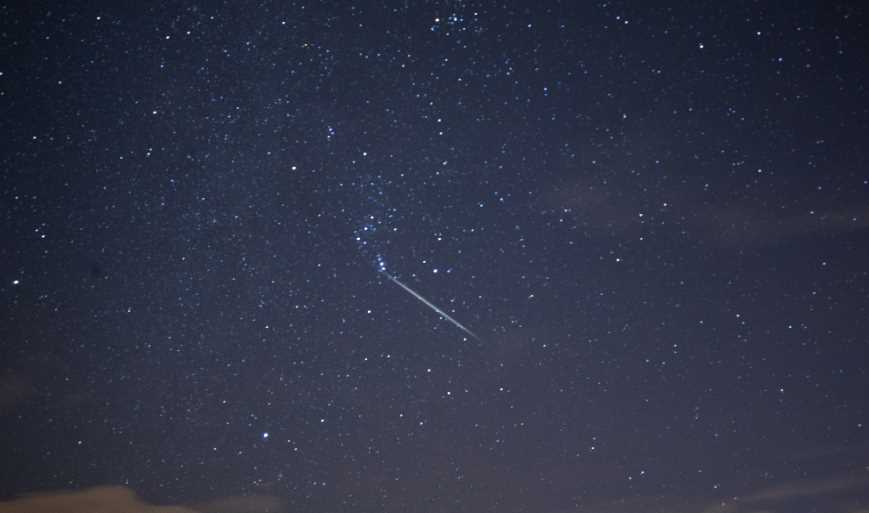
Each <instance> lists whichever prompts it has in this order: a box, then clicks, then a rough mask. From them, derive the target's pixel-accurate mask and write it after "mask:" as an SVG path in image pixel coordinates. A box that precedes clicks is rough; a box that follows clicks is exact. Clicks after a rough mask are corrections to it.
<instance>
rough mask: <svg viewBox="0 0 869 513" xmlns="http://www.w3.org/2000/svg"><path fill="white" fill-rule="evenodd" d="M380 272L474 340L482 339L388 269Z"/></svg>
mask: <svg viewBox="0 0 869 513" xmlns="http://www.w3.org/2000/svg"><path fill="white" fill-rule="evenodd" d="M380 272H382V273H383V274H385V275H386V277H387V278H389V279H390V280H391V281H392V282H393V283H395V284H396V285H398V286H399V287H401V288H402V289H404V290H405V291H406V292H407V293H408V294H410V295H411V296H413V297H415V298H417V299H419V300H420V301H422V302H423V303H424V304H425V306H427V307H429V308H431V309H432V310H434V311H435V312H437V313H438V315H440V316H441V317H443V318H444V319H446V320H448V321H450V322H451V323H453V325H454V326H455V327H457V328H459V329H460V330H462V331H464V332H465V333H467V334H468V335H470V336H472V337H474V340H477V341H479V340H480V337H478V336H477V334H476V333H474V332H473V331H471V330H469V329H468V328H466V327H464V326H462V323H460V322H459V321H457V320H455V319H453V318H452V317H450V316H449V315H447V313H446V312H444V311H443V310H441V309H440V308H438V307H436V306H435V305H433V304H432V303H431V302H430V301H429V300H427V299H426V298H424V297H422V296H420V295H419V294H417V293H416V292H415V291H414V290H413V289H412V288H410V287H408V286H407V285H405V284H404V283H401V282H400V281H398V278H396V277H395V276H393V275H391V274H389V273H388V272H386V271H384V270H381V271H380Z"/></svg>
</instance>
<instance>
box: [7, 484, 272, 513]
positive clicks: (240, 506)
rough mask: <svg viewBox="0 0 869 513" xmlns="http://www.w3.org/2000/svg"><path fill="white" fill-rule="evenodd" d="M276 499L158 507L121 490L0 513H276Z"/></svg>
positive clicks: (27, 500)
mask: <svg viewBox="0 0 869 513" xmlns="http://www.w3.org/2000/svg"><path fill="white" fill-rule="evenodd" d="M283 511H286V510H285V509H284V507H283V505H282V503H281V501H280V499H278V498H276V497H272V496H266V495H253V496H246V497H225V498H221V499H215V500H213V501H209V502H206V503H202V504H199V505H197V506H181V505H167V506H160V505H155V504H149V503H147V502H145V501H143V500H142V499H141V498H139V497H138V496H136V494H135V493H134V492H133V491H132V490H130V489H129V488H126V487H124V486H98V487H95V488H88V489H86V490H80V491H56V492H41V493H34V494H29V495H26V496H23V497H19V498H17V499H13V500H10V501H2V502H0V513H119V512H123V513H280V512H283Z"/></svg>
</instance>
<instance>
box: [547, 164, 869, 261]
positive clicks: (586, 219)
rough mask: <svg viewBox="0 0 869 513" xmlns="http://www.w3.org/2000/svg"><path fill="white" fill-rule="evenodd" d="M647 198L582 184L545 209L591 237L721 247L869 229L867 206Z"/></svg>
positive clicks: (676, 193)
mask: <svg viewBox="0 0 869 513" xmlns="http://www.w3.org/2000/svg"><path fill="white" fill-rule="evenodd" d="M645 196H647V195H646V194H642V193H641V191H636V190H624V188H621V187H617V186H614V185H612V184H610V183H609V182H607V181H606V180H589V179H576V180H573V181H572V182H570V183H566V184H560V185H559V186H557V187H553V188H552V189H550V191H549V193H548V194H546V195H544V197H543V198H542V205H541V206H542V208H543V209H544V210H546V211H549V212H557V213H559V214H560V215H564V216H571V217H572V218H573V219H574V220H575V221H576V223H577V226H578V227H580V228H582V229H584V230H586V231H588V232H589V233H591V234H594V233H603V234H607V235H611V236H621V237H634V236H638V235H639V234H641V233H643V232H646V231H652V230H654V231H658V232H661V231H666V230H671V231H673V232H676V233H681V234H684V235H686V236H687V237H689V238H693V239H699V240H703V241H704V242H708V243H712V244H715V245H718V246H721V247H742V246H763V245H771V244H777V243H780V242H783V241H787V240H791V239H796V238H800V237H808V236H814V235H818V234H832V235H835V234H843V233H847V232H854V231H859V230H867V229H869V206H867V205H863V204H860V205H839V206H831V207H828V208H826V209H821V208H819V209H818V210H805V211H801V212H800V211H795V210H793V209H789V210H783V209H781V208H775V207H771V206H769V205H765V204H760V203H752V202H751V201H748V200H741V201H735V200H734V201H721V200H714V199H711V198H710V197H709V196H708V195H706V194H704V193H702V192H691V191H688V190H687V189H685V188H682V189H677V188H673V189H669V190H668V191H667V192H666V197H665V198H660V201H657V202H655V203H654V204H649V202H645V203H644V202H642V201H638V198H643V197H645Z"/></svg>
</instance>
